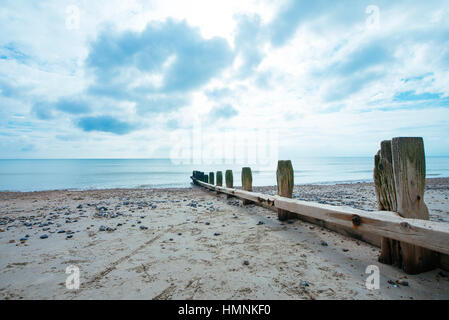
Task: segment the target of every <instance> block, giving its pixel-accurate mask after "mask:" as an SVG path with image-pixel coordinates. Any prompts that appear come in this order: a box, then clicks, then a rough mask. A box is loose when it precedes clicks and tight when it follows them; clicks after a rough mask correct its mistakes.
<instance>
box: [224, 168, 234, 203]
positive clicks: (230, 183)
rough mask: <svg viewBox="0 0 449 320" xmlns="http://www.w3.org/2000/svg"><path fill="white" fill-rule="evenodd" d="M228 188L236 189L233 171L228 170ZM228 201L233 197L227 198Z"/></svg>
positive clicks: (226, 178) (228, 196)
mask: <svg viewBox="0 0 449 320" xmlns="http://www.w3.org/2000/svg"><path fill="white" fill-rule="evenodd" d="M225 180H226V188H233V187H234V176H233V175H232V170H226V172H225ZM226 198H227V199H229V198H232V196H231V195H229V194H228V195H227V196H226Z"/></svg>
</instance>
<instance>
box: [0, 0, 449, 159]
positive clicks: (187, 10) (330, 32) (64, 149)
mask: <svg viewBox="0 0 449 320" xmlns="http://www.w3.org/2000/svg"><path fill="white" fill-rule="evenodd" d="M0 30H2V31H1V32H0V158H164V157H169V156H170V153H171V152H172V149H173V146H174V145H176V144H177V143H178V144H179V143H180V141H182V143H187V144H188V143H189V141H190V138H191V137H192V132H194V131H195V130H194V128H196V129H197V130H198V128H200V129H199V130H200V131H201V134H202V139H203V140H202V141H203V142H202V143H203V146H204V148H210V147H211V146H210V145H212V144H213V143H214V140H213V138H211V137H213V136H215V137H216V136H217V135H218V136H220V135H221V134H225V133H227V134H229V133H230V134H234V135H235V136H236V137H237V138H238V137H243V136H245V134H247V133H248V132H252V133H253V134H254V133H255V132H256V133H257V134H259V133H260V132H261V130H262V131H263V130H267V131H266V132H277V135H278V137H279V153H280V157H286V158H294V157H298V156H329V155H331V156H333V155H335V156H345V155H347V156H358V155H360V156H372V155H374V154H375V152H376V151H377V149H378V146H379V143H380V141H381V140H384V139H390V138H391V137H394V136H422V137H424V142H425V147H426V154H427V155H449V135H448V132H449V3H448V2H447V1H446V0H441V1H437V0H435V1H432V0H429V1H421V0H417V1H411V0H409V1H400V0H398V1H374V0H370V1H363V0H352V1H351V0H342V1H313V2H312V1H299V0H297V1H289V0H283V1H272V0H266V1H263V0H236V1H233V0H232V1H231V0H228V1H211V0H189V1H182V0H181V1H168V0H163V1H137V0H135V1H131V0H130V1H125V0H105V1H87V0H85V1H83V0H79V1H76V0H73V1H60V0H58V1H28V0H24V1H21V0H11V1H2V2H1V3H0ZM270 130H271V131H270ZM183 139H184V140H183ZM216 141H218V140H215V143H216Z"/></svg>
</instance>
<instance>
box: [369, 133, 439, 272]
mask: <svg viewBox="0 0 449 320" xmlns="http://www.w3.org/2000/svg"><path fill="white" fill-rule="evenodd" d="M374 162H375V168H374V182H375V189H376V196H377V201H378V207H379V209H380V210H390V211H394V212H397V213H398V214H399V215H400V216H401V217H403V218H411V219H421V220H429V211H428V209H427V206H426V204H425V203H424V188H425V183H426V162H425V153H424V143H423V139H422V138H393V139H392V141H391V142H390V141H383V142H382V143H381V150H380V151H379V152H378V154H377V155H376V156H375V161H374ZM404 228H407V225H406V224H405V225H404ZM381 245H382V248H381V255H380V257H379V261H380V262H383V263H386V264H393V265H395V266H398V267H400V268H402V269H403V270H404V271H405V272H406V273H408V274H417V273H421V272H425V271H429V270H432V269H434V268H435V265H436V259H437V257H438V256H437V254H436V253H435V252H433V251H431V250H428V249H425V248H422V247H418V246H416V245H412V244H409V243H405V242H402V241H401V242H400V241H395V240H391V239H387V238H383V239H382V244H381Z"/></svg>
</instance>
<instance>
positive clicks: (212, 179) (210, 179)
mask: <svg viewBox="0 0 449 320" xmlns="http://www.w3.org/2000/svg"><path fill="white" fill-rule="evenodd" d="M209 183H210V184H215V182H214V173H213V172H209Z"/></svg>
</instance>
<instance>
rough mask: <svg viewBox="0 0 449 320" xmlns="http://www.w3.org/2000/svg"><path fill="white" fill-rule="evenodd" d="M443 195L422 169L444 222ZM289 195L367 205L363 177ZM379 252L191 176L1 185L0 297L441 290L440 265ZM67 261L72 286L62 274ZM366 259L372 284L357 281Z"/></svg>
mask: <svg viewBox="0 0 449 320" xmlns="http://www.w3.org/2000/svg"><path fill="white" fill-rule="evenodd" d="M254 189H255V191H261V192H264V193H270V194H274V193H275V192H276V188H275V187H257V188H254ZM448 196H449V179H447V178H440V179H428V181H427V187H426V192H425V199H424V200H425V201H426V203H427V205H428V207H429V209H430V213H431V219H432V220H434V221H440V222H441V223H449V201H448ZM294 197H295V198H298V199H303V200H309V201H316V202H321V203H328V204H333V205H346V206H351V207H354V208H359V209H364V210H376V207H377V205H376V199H375V194H374V187H373V185H372V184H370V183H356V184H340V185H300V186H295V188H294ZM44 235H46V237H45V236H44ZM42 236H43V237H42ZM41 237H42V238H43V239H41ZM21 239H22V240H21ZM378 254H379V248H377V247H374V246H372V245H370V244H367V243H365V242H362V241H358V240H355V239H352V238H349V237H346V236H343V235H341V234H338V233H335V232H332V231H329V230H326V229H323V228H320V227H318V226H316V225H312V224H309V223H306V222H303V221H300V220H292V221H287V222H280V221H278V220H277V216H276V213H275V212H273V211H271V210H268V209H265V208H262V207H258V206H255V205H247V206H243V205H242V202H241V201H239V200H237V199H235V198H231V199H227V198H226V196H225V195H217V194H216V193H215V192H210V191H206V190H205V189H203V188H200V187H196V186H195V187H194V186H192V187H191V188H185V189H111V190H90V191H46V192H29V193H17V192H1V193H0V298H1V299H407V300H409V299H431V300H434V299H449V274H448V273H447V272H446V271H443V270H441V269H436V270H433V271H431V272H427V273H424V274H420V275H414V276H411V275H406V274H405V273H403V272H402V271H401V270H399V269H396V268H394V267H391V266H387V265H383V264H380V263H378V262H377V256H378ZM71 265H74V266H77V267H78V268H79V270H80V288H79V289H78V290H70V289H67V288H66V285H65V281H66V278H67V276H68V274H66V268H67V267H68V266H71ZM368 265H377V266H378V267H379V268H380V289H378V290H368V289H367V288H366V286H365V281H366V278H367V277H368V274H366V273H365V270H366V267H367V266H368ZM398 280H402V281H406V282H407V283H408V285H396V284H395V282H396V281H398Z"/></svg>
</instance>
